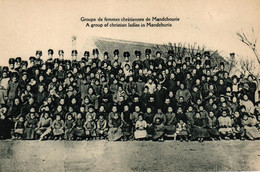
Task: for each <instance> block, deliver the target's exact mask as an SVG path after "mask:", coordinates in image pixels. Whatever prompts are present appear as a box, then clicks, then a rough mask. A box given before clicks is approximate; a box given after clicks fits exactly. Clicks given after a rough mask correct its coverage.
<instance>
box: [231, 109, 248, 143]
mask: <svg viewBox="0 0 260 172" xmlns="http://www.w3.org/2000/svg"><path fill="white" fill-rule="evenodd" d="M232 120H233V124H232V132H233V139H234V140H236V138H237V136H238V137H239V138H240V139H241V140H245V129H244V127H243V126H242V123H241V118H240V114H239V112H238V111H235V113H234V115H233V117H232Z"/></svg>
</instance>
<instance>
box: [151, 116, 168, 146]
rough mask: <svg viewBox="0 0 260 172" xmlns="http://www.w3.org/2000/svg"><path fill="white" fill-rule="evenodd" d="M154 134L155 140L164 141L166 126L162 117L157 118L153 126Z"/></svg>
mask: <svg viewBox="0 0 260 172" xmlns="http://www.w3.org/2000/svg"><path fill="white" fill-rule="evenodd" d="M153 130H154V132H153V136H152V139H153V141H160V142H163V141H164V133H165V126H164V124H163V122H162V121H161V118H156V119H155V123H154V126H153Z"/></svg>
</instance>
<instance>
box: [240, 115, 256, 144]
mask: <svg viewBox="0 0 260 172" xmlns="http://www.w3.org/2000/svg"><path fill="white" fill-rule="evenodd" d="M241 122H242V125H243V127H244V128H245V134H246V136H247V138H248V139H250V140H255V139H259V138H260V133H259V131H258V130H257V128H256V124H257V120H256V118H255V117H254V116H253V117H251V116H249V115H247V114H244V116H243V119H242V121H241Z"/></svg>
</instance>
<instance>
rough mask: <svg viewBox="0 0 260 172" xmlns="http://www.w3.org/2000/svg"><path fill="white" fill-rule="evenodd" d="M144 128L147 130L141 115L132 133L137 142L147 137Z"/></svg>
mask: <svg viewBox="0 0 260 172" xmlns="http://www.w3.org/2000/svg"><path fill="white" fill-rule="evenodd" d="M146 128H147V123H146V121H145V120H144V119H143V115H142V114H139V115H138V121H137V122H136V124H135V129H136V130H135V133H134V136H135V139H137V140H139V139H145V138H146V137H147V132H146Z"/></svg>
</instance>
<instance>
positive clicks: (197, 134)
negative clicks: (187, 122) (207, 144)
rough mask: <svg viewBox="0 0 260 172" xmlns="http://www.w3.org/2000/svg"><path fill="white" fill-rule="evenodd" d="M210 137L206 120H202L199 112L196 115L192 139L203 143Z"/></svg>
mask: <svg viewBox="0 0 260 172" xmlns="http://www.w3.org/2000/svg"><path fill="white" fill-rule="evenodd" d="M207 137H209V133H208V130H207V129H206V123H205V118H201V115H200V113H199V112H197V113H196V114H195V118H194V124H193V128H192V139H193V140H195V139H197V140H198V141H199V142H203V140H204V138H207Z"/></svg>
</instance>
